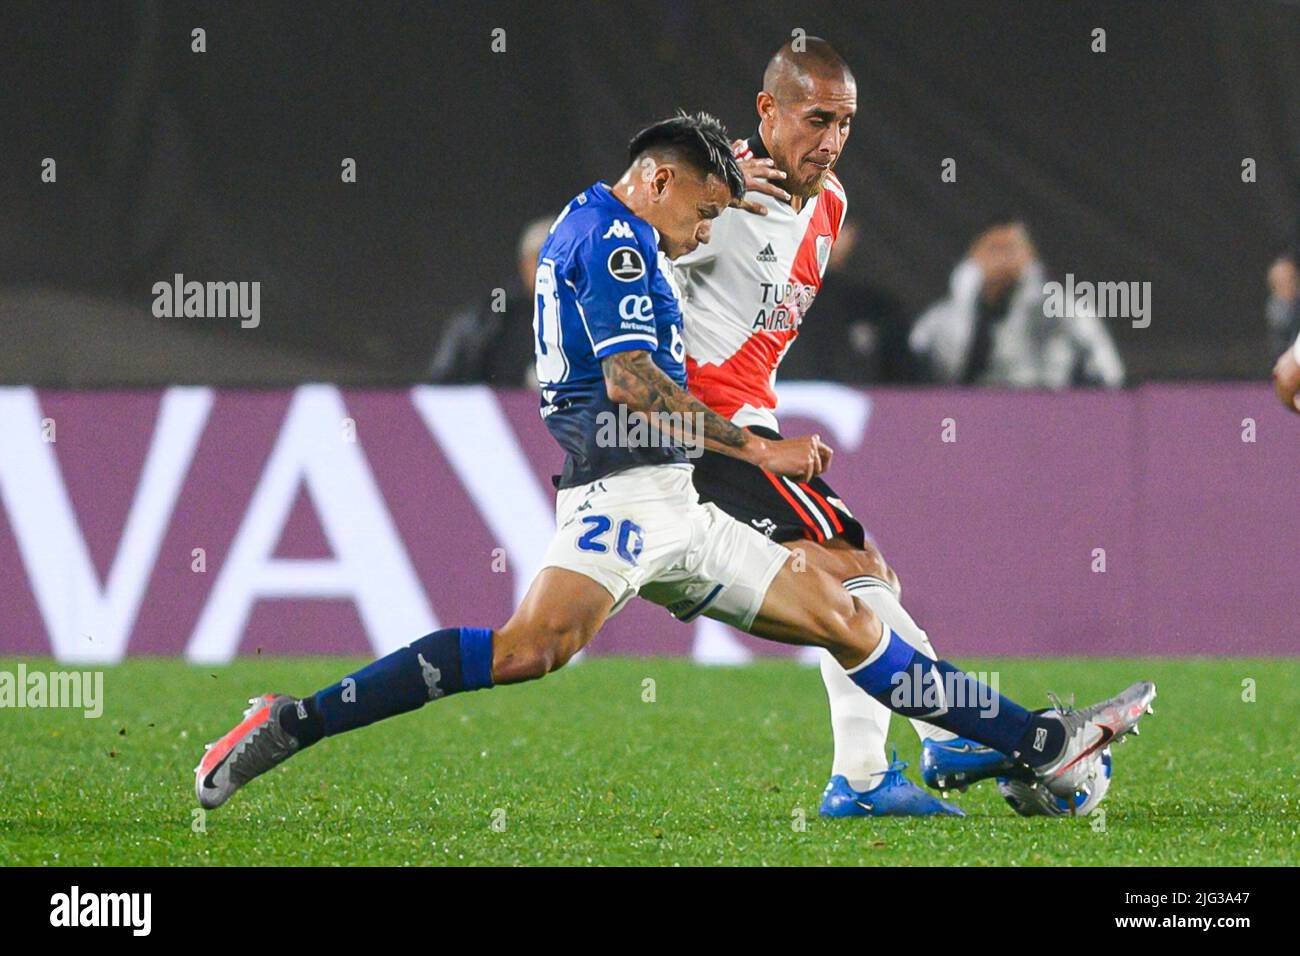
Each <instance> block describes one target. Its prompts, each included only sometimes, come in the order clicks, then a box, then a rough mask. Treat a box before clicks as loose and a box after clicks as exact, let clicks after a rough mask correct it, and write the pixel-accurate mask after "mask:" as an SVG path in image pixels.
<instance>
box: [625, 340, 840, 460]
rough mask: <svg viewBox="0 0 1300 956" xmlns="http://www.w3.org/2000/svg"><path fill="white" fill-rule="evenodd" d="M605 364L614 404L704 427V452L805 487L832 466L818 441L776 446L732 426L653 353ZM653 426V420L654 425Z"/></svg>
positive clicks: (788, 441) (785, 442)
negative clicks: (682, 385) (686, 419)
mask: <svg viewBox="0 0 1300 956" xmlns="http://www.w3.org/2000/svg"><path fill="white" fill-rule="evenodd" d="M600 364H601V368H602V369H603V371H604V373H605V391H606V393H607V394H608V395H609V398H610V401H613V402H618V403H619V404H622V405H626V406H627V407H628V409H629V410H630V411H634V412H642V413H644V414H646V415H651V416H653V415H654V413H657V412H658V413H664V414H674V413H675V414H677V415H682V416H685V415H690V416H692V417H693V418H694V420H695V421H700V422H703V424H704V428H703V438H704V447H706V448H708V449H709V450H710V451H718V452H722V453H723V454H724V455H731V456H732V457H733V458H740V459H741V460H743V461H748V462H750V463H751V464H755V465H758V466H759V467H761V468H766V469H767V470H768V471H773V472H776V473H777V474H779V475H786V476H787V477H790V478H798V479H799V480H800V481H807V480H808V479H809V478H812V477H813V476H814V475H820V474H821V473H822V472H823V471H825V470H826V468H827V467H828V466H829V465H830V463H831V454H832V452H831V449H830V448H829V447H828V446H827V445H825V444H823V443H822V440H821V437H820V436H818V435H811V436H807V437H803V438H787V439H782V440H780V441H771V440H769V439H766V438H763V437H761V436H759V435H755V434H754V433H753V432H750V431H746V430H745V429H743V428H739V427H737V426H736V425H733V424H732V423H731V422H729V421H727V419H725V418H723V417H722V416H721V415H719V414H718V413H717V412H715V411H713V410H712V409H710V408H709V407H708V406H707V405H705V404H704V403H703V402H701V401H700V400H699V399H697V398H695V397H694V396H693V395H691V393H690V392H688V391H686V390H685V389H683V388H680V387H679V386H678V385H677V383H676V382H674V381H673V380H672V379H670V378H669V377H668V376H667V375H665V374H664V373H663V370H662V369H660V368H659V367H658V366H657V365H655V363H654V361H653V360H652V359H651V357H650V353H649V352H646V351H642V350H633V351H627V352H615V353H614V354H613V355H609V356H606V357H605V358H604V359H602V360H601V363H600ZM654 420H655V419H654V418H653V417H652V418H651V419H650V421H651V422H652V423H653V422H654Z"/></svg>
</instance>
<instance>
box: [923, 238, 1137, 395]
mask: <svg viewBox="0 0 1300 956" xmlns="http://www.w3.org/2000/svg"><path fill="white" fill-rule="evenodd" d="M1043 276H1044V273H1043V266H1042V263H1041V262H1039V260H1038V256H1037V253H1036V251H1035V249H1034V245H1033V242H1032V241H1031V239H1030V237H1029V232H1028V230H1027V229H1026V228H1025V225H1024V223H1023V222H1021V221H1019V220H1018V219H1015V218H1014V217H1002V218H999V219H996V220H994V221H993V222H992V223H991V225H990V226H989V228H987V229H985V230H984V231H983V232H981V233H980V234H979V235H978V236H977V237H976V239H975V241H974V243H973V244H972V245H971V249H970V254H969V256H968V257H967V258H966V259H965V260H963V261H962V262H961V263H960V264H959V265H958V266H957V268H956V269H954V270H953V273H952V278H951V280H950V289H951V291H950V293H949V296H948V298H946V299H943V300H941V301H939V302H937V303H935V304H934V305H932V306H931V307H930V308H929V310H927V311H926V312H925V314H924V315H922V316H921V317H920V318H919V319H918V320H917V322H916V326H915V327H914V328H913V330H912V334H911V338H910V342H911V346H912V350H913V351H914V352H915V353H916V354H917V355H918V356H919V357H920V358H921V359H923V360H924V361H925V362H926V363H927V364H928V367H929V371H930V375H931V377H932V378H933V379H934V380H935V381H939V382H946V383H950V384H960V385H1004V386H1012V387H1019V388H1065V387H1067V386H1069V385H1084V384H1087V385H1107V386H1111V387H1115V386H1119V385H1122V384H1123V382H1124V365H1123V363H1122V362H1121V361H1120V357H1119V353H1118V352H1117V351H1116V350H1115V345H1114V343H1113V342H1112V341H1111V338H1110V335H1109V333H1108V332H1107V331H1106V328H1105V326H1104V325H1103V324H1102V322H1101V320H1100V319H1098V318H1097V316H1096V315H1095V314H1093V313H1092V312H1090V311H1087V310H1085V309H1081V308H1078V307H1077V305H1076V308H1075V309H1073V310H1072V311H1073V312H1074V315H1073V316H1072V317H1070V316H1065V317H1052V316H1049V315H1048V314H1047V313H1046V311H1045V310H1044V307H1043V306H1044V301H1045V299H1046V294H1045V292H1044V289H1043Z"/></svg>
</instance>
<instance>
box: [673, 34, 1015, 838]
mask: <svg viewBox="0 0 1300 956" xmlns="http://www.w3.org/2000/svg"><path fill="white" fill-rule="evenodd" d="M795 43H796V41H793V40H792V41H790V42H788V43H786V44H785V45H784V46H783V47H782V48H781V49H780V50H779V51H777V53H776V54H775V55H774V56H773V57H772V59H771V61H770V62H769V63H768V66H767V69H766V71H765V72H764V74H763V89H762V91H761V92H760V93H759V94H758V100H757V107H758V115H759V126H758V132H757V133H755V134H754V135H753V136H752V137H750V138H749V139H748V140H741V141H738V142H737V143H735V144H734V146H733V151H734V152H735V154H736V158H737V159H738V160H739V161H740V165H741V168H742V171H743V172H744V173H745V177H746V193H745V195H744V197H743V198H742V199H740V200H737V201H735V202H733V203H732V206H733V207H735V208H733V209H729V210H728V211H727V212H725V213H723V215H722V216H720V217H719V218H717V219H715V220H714V221H713V222H712V223H711V224H709V232H710V236H709V242H708V243H707V245H705V244H702V245H700V246H699V247H698V248H697V249H696V250H695V251H694V252H692V253H691V254H689V255H687V256H684V257H682V258H680V259H678V260H677V261H676V263H675V264H674V276H675V277H676V279H677V282H678V285H679V287H680V289H681V292H682V310H683V315H684V320H685V337H686V353H687V357H686V367H687V382H688V386H689V388H690V390H691V392H692V393H693V394H694V395H695V396H696V397H697V398H699V399H700V400H701V401H703V402H704V403H705V404H706V405H708V406H709V407H710V408H711V409H713V410H714V411H716V412H718V413H719V414H721V415H725V416H726V417H727V418H730V419H731V420H732V422H734V423H735V424H737V425H741V426H743V427H746V428H748V429H749V430H751V431H753V432H756V433H757V434H759V435H761V436H763V437H765V438H770V439H774V438H776V437H777V436H778V434H779V433H778V431H777V420H776V414H775V411H776V392H775V390H774V388H773V385H774V382H775V379H776V374H777V368H778V366H779V364H780V362H781V358H782V356H783V355H784V354H785V352H786V350H787V349H788V348H790V347H791V345H792V344H793V343H794V340H795V338H796V336H797V335H798V334H799V326H800V323H802V322H803V320H804V318H805V316H806V314H807V312H808V309H809V307H810V306H811V305H812V302H813V299H814V297H815V296H816V294H817V291H818V289H819V288H820V287H821V283H822V279H823V277H824V275H825V271H826V263H827V259H828V258H829V256H830V251H831V246H832V245H833V244H834V242H835V240H836V238H837V237H838V235H839V231H840V227H841V226H842V225H843V223H844V218H845V214H846V212H847V208H848V200H847V196H846V194H845V191H844V187H843V186H842V185H841V183H840V181H839V179H837V178H836V176H835V173H834V171H833V170H834V167H835V163H836V161H837V160H838V159H839V156H840V152H841V150H842V149H843V148H844V144H845V142H846V140H847V139H848V136H849V131H850V127H851V125H852V122H853V116H854V113H855V112H856V110H857V85H856V82H855V81H854V78H853V74H852V72H851V71H850V70H849V67H848V65H847V64H846V63H845V62H844V60H843V59H842V58H841V57H840V56H839V54H837V53H836V52H835V50H834V49H833V48H832V47H831V45H830V44H829V43H827V42H826V41H825V40H822V39H819V38H816V37H807V38H805V39H804V41H803V43H802V44H801V48H800V49H796V47H795ZM695 487H696V489H697V490H698V491H699V492H700V496H701V499H702V500H704V501H712V502H714V503H715V504H717V505H718V506H719V507H720V508H722V509H723V510H724V511H726V512H727V513H728V514H730V515H732V516H733V517H735V518H738V519H739V520H741V521H744V522H745V523H747V524H750V525H751V526H752V527H755V528H758V529H760V530H762V531H764V532H765V533H766V534H768V535H769V537H771V538H772V539H773V540H775V541H778V542H780V543H783V544H785V545H786V546H787V547H790V548H797V549H799V550H801V551H803V552H804V554H805V555H806V557H807V561H808V563H809V564H812V565H815V566H816V567H818V568H820V569H822V570H825V571H827V572H829V573H831V574H833V575H835V577H836V578H838V579H839V580H840V581H842V582H843V585H844V587H845V588H846V589H848V591H849V592H850V593H851V594H853V596H854V597H856V598H858V599H859V600H861V601H862V602H863V603H864V604H866V605H867V606H869V607H870V608H871V609H872V610H873V611H875V613H876V614H877V615H878V616H879V617H880V618H881V619H882V620H884V621H885V622H886V623H888V625H889V626H890V627H891V628H893V629H894V630H895V631H896V632H897V633H898V634H899V635H901V636H902V637H903V638H904V639H906V640H907V641H909V642H910V643H912V644H913V645H914V646H915V647H916V648H918V649H919V650H921V651H922V652H923V653H925V654H926V655H927V656H929V657H934V656H935V653H934V650H933V648H932V647H931V645H930V641H929V639H928V637H927V636H926V633H925V631H923V630H921V628H919V627H918V626H917V625H916V622H915V621H913V620H912V618H911V616H910V615H909V614H908V613H907V611H906V610H905V609H904V608H903V606H902V605H901V604H900V603H899V583H898V579H897V577H896V576H895V574H894V572H893V571H892V570H891V569H890V568H889V566H888V565H887V564H886V563H885V561H884V559H883V558H882V557H881V554H880V552H879V551H878V550H877V549H876V548H875V547H874V545H873V544H872V543H871V542H870V541H869V540H868V539H867V537H866V534H865V533H864V531H863V528H862V525H861V524H859V523H858V521H857V520H856V519H855V518H854V517H853V515H852V514H851V513H850V511H849V509H848V507H847V506H846V505H845V504H844V502H843V500H842V499H841V498H840V496H839V495H837V494H836V493H835V491H834V490H833V489H832V488H831V487H830V486H829V485H828V484H827V483H826V482H825V481H824V480H823V479H822V478H820V477H815V478H812V479H810V480H808V481H794V480H790V479H787V478H783V477H781V476H779V475H774V474H771V473H770V472H765V471H763V470H762V469H761V468H756V467H754V466H753V465H750V464H748V463H746V462H742V461H737V460H735V459H729V458H727V457H726V456H723V455H717V454H707V453H706V454H705V455H704V456H703V457H702V458H701V459H700V460H699V461H698V462H697V463H696V467H695ZM822 677H823V680H824V682H825V684H826V692H827V696H828V697H829V700H830V709H831V727H832V730H833V734H834V738H835V755H834V760H833V763H832V769H831V780H830V783H829V784H828V785H827V787H826V792H825V794H824V795H823V799H822V805H821V812H822V814H823V815H827V816H879V815H908V816H910V815H930V814H960V813H961V811H960V810H959V809H957V808H956V807H954V806H953V805H952V804H950V803H947V802H945V801H943V800H940V799H938V798H937V797H935V796H934V795H932V794H930V793H928V792H926V791H925V790H923V789H921V788H920V787H917V786H916V785H915V784H914V783H912V782H911V781H909V780H908V779H907V778H906V777H905V776H904V775H903V773H902V769H903V766H905V765H902V764H899V763H897V762H891V761H889V760H888V759H887V758H886V754H885V740H886V736H887V734H888V730H889V721H890V712H889V711H888V710H887V709H886V708H885V707H883V706H881V705H880V704H878V703H877V702H876V701H874V700H872V699H871V698H869V697H866V696H865V695H863V694H861V693H855V691H857V687H856V686H855V685H854V683H853V681H852V680H850V678H849V677H848V676H846V675H845V673H844V670H843V668H841V667H840V666H839V665H838V664H836V663H835V661H834V659H833V658H831V657H830V656H829V655H823V656H822ZM912 723H913V726H914V727H915V728H916V731H917V733H918V734H920V736H921V738H922V739H923V740H924V741H926V754H927V756H928V757H933V756H935V755H942V754H943V753H944V752H945V751H948V752H952V753H955V754H960V755H961V759H962V760H963V761H964V765H963V767H962V770H963V772H969V773H970V775H971V776H974V775H975V771H974V768H973V767H971V766H969V765H970V764H971V763H972V762H973V761H976V760H977V758H978V759H983V760H984V761H985V762H987V763H988V764H989V766H988V768H987V769H988V771H989V773H988V775H992V774H993V772H994V771H997V770H998V769H1000V768H1002V769H1004V763H1003V761H1002V759H1001V757H1000V755H998V754H997V753H996V752H995V751H990V750H989V749H988V748H984V747H981V746H980V745H978V744H975V743H973V742H972V741H968V740H966V739H964V738H957V737H956V735H954V734H952V733H950V732H948V731H944V730H941V729H939V728H938V727H935V726H933V725H931V724H928V723H925V722H924V721H920V720H913V721H912ZM965 781H966V778H965V777H953V779H952V780H951V783H949V781H948V780H947V779H946V778H945V779H944V780H943V781H942V782H943V783H947V784H949V785H950V786H958V785H960V784H962V783H964V782H965ZM935 782H936V783H939V782H940V781H939V779H938V777H936V778H935Z"/></svg>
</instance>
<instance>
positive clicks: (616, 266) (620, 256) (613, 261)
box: [609, 246, 645, 282]
mask: <svg viewBox="0 0 1300 956" xmlns="http://www.w3.org/2000/svg"><path fill="white" fill-rule="evenodd" d="M609 274H610V275H612V276H613V277H614V278H615V279H617V280H618V281H619V282H635V281H636V280H637V279H639V278H641V277H642V276H643V275H645V260H644V259H642V258H641V253H640V252H638V251H637V250H636V249H634V248H633V247H632V246H619V247H618V248H617V249H615V250H614V251H613V252H611V253H610V254H609Z"/></svg>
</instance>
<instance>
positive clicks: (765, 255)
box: [758, 242, 776, 262]
mask: <svg viewBox="0 0 1300 956" xmlns="http://www.w3.org/2000/svg"><path fill="white" fill-rule="evenodd" d="M758 261H759V262H776V253H775V252H773V251H772V244H771V243H770V242H769V243H768V244H767V245H765V246H764V247H763V248H762V250H761V251H760V252H759V254H758Z"/></svg>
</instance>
